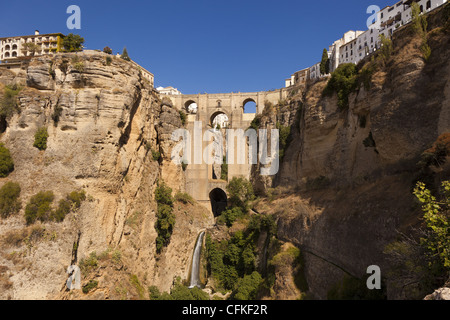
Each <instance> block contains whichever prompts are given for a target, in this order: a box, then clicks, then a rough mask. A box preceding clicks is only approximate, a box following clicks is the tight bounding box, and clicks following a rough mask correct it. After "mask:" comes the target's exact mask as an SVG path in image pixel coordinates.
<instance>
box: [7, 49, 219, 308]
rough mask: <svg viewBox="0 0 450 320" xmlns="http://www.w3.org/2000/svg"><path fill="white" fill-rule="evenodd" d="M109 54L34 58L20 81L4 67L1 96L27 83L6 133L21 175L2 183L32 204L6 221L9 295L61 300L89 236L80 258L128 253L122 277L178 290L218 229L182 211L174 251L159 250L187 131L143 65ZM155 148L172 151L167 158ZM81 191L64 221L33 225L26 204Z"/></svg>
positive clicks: (199, 214) (108, 293)
mask: <svg viewBox="0 0 450 320" xmlns="http://www.w3.org/2000/svg"><path fill="white" fill-rule="evenodd" d="M107 57H108V56H107V55H105V54H103V53H89V52H85V53H78V54H57V55H55V56H48V57H39V58H34V59H32V60H31V61H30V63H29V65H25V66H24V67H23V69H22V70H21V71H20V72H19V73H18V74H17V73H16V74H13V73H11V72H10V71H8V70H3V69H2V70H1V71H0V72H1V75H0V81H1V83H2V84H0V86H1V87H0V90H1V89H3V87H4V85H6V84H11V83H21V84H22V85H24V88H23V89H22V91H21V92H20V94H19V95H18V102H19V110H20V113H19V114H15V115H14V116H12V117H10V118H8V119H7V127H6V128H5V129H6V130H5V132H4V133H3V134H2V136H1V142H2V143H4V144H5V146H6V147H7V148H9V150H10V151H11V154H12V157H13V159H14V164H15V170H14V172H12V173H11V174H10V175H9V176H8V177H7V178H4V179H1V181H0V183H1V184H2V185H3V184H4V183H6V182H7V181H15V182H18V183H19V184H20V186H21V189H22V192H21V200H22V204H23V205H22V207H23V209H22V210H21V212H20V213H19V214H17V215H15V216H13V217H10V218H8V219H6V220H1V221H0V238H1V240H0V241H1V246H0V247H1V250H0V252H1V254H0V266H2V268H1V271H2V276H1V278H2V279H4V280H5V281H6V282H5V283H6V284H5V288H7V290H0V297H1V298H13V299H36V298H38V299H42V298H53V297H57V296H59V295H60V293H61V292H64V290H63V289H64V284H65V281H66V279H67V276H68V275H67V274H66V269H67V267H68V266H69V265H70V263H71V260H72V254H73V251H74V250H73V249H74V242H76V240H77V237H78V234H79V233H80V234H81V236H80V242H79V244H78V245H77V246H76V248H75V249H76V250H75V251H76V253H77V258H78V262H79V261H80V260H82V259H83V258H86V257H88V256H89V255H90V254H91V253H92V252H96V253H97V254H100V253H101V252H106V251H107V250H108V249H110V251H111V250H116V251H118V252H120V257H121V259H120V260H121V264H122V268H119V269H118V270H116V271H117V272H119V273H120V272H122V273H124V274H126V275H127V276H129V275H130V274H133V275H136V276H137V279H140V282H141V284H142V286H143V287H145V286H148V285H157V286H159V287H160V289H161V290H165V291H167V290H168V289H169V288H170V286H171V284H172V281H173V278H174V277H175V276H180V277H181V278H182V279H186V277H187V274H188V271H189V263H190V259H191V256H192V250H193V248H194V245H195V240H196V238H197V235H198V233H199V232H200V230H202V229H204V228H206V227H207V226H208V225H209V224H210V223H211V217H210V216H209V214H208V212H207V211H206V210H204V209H203V208H201V207H196V206H190V205H188V206H186V205H182V204H180V205H178V206H177V205H176V208H175V214H176V220H177V221H176V223H177V228H176V230H175V232H174V234H173V236H172V241H171V244H170V245H169V247H168V248H166V249H165V251H164V252H163V253H162V254H161V255H159V256H158V255H156V253H155V251H156V247H155V238H156V231H155V229H154V223H155V221H156V214H155V211H156V204H155V202H154V189H155V187H156V183H157V180H158V179H165V180H170V181H169V182H170V186H171V187H172V188H173V189H174V192H176V191H183V186H184V183H183V180H182V179H180V178H178V177H180V176H182V170H181V168H178V167H176V166H173V165H172V164H171V163H170V161H169V159H170V149H171V146H172V145H171V141H170V135H168V132H169V131H171V128H172V127H174V126H175V127H177V126H178V127H181V120H180V118H179V114H178V112H177V111H176V110H173V108H172V107H171V106H168V105H162V104H161V101H160V100H159V98H158V96H157V95H156V94H155V92H154V91H153V88H152V86H150V84H149V83H148V82H147V81H146V80H145V79H144V78H143V77H142V76H141V75H140V72H139V69H138V68H137V67H136V66H135V65H133V64H131V63H128V62H126V61H123V60H121V59H119V58H116V57H111V60H110V58H107ZM41 127H46V128H48V133H49V138H48V142H47V145H48V147H47V149H46V150H45V151H39V150H38V149H37V148H34V147H33V142H34V135H35V133H36V131H37V130H38V128H41ZM152 150H154V151H159V152H160V153H161V154H162V159H161V160H160V163H158V162H157V161H155V160H153V157H152ZM174 176H177V178H175V177H174ZM80 189H83V190H85V191H86V193H87V195H88V200H87V201H85V202H84V203H83V205H82V207H81V208H80V210H79V211H78V212H76V213H72V214H70V215H69V216H67V217H66V219H65V221H64V222H63V223H60V224H57V223H45V224H40V223H39V224H38V225H36V226H34V227H27V226H26V225H25V219H24V215H23V213H24V207H25V205H26V203H27V202H28V200H29V199H30V197H31V196H33V195H35V194H36V193H38V192H39V191H47V190H49V191H53V192H54V194H55V198H56V199H55V203H57V201H58V200H59V199H62V198H63V197H65V195H66V194H68V193H70V192H71V191H74V190H80ZM188 212H189V214H188ZM33 230H34V231H33ZM103 273H104V271H102V270H101V269H100V271H98V274H97V279H100V278H101V279H102V281H100V283H99V288H101V289H102V290H103V291H102V292H105V295H104V296H103V297H109V298H115V297H123V291H120V290H116V289H117V287H118V284H117V281H116V280H114V279H109V280H105V279H103V278H102V276H103ZM127 276H125V277H124V279H126V281H125V282H129V281H128V280H129V279H128V278H127ZM93 279H95V275H94V278H93ZM129 290H130V292H127V294H126V295H125V296H126V297H127V298H133V296H134V297H137V292H136V288H133V286H131V289H129ZM133 290H134V291H133ZM119 291H120V292H121V293H120V294H119V293H118V292H119Z"/></svg>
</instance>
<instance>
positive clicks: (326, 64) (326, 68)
mask: <svg viewBox="0 0 450 320" xmlns="http://www.w3.org/2000/svg"><path fill="white" fill-rule="evenodd" d="M329 73H330V59H329V58H328V51H327V49H323V53H322V61H321V62H320V74H329Z"/></svg>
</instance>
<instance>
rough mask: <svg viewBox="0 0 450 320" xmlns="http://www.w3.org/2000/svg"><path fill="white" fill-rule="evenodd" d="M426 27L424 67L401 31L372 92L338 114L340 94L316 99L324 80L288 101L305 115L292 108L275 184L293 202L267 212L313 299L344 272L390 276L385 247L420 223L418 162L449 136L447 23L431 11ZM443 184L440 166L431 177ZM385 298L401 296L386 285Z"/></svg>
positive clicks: (409, 34) (361, 92)
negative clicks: (298, 258) (296, 252)
mask: <svg viewBox="0 0 450 320" xmlns="http://www.w3.org/2000/svg"><path fill="white" fill-rule="evenodd" d="M428 19H429V31H430V32H429V40H428V42H429V45H430V47H431V48H432V55H431V57H430V59H429V61H428V62H425V61H424V59H423V56H422V53H421V51H420V45H421V40H420V38H419V37H418V36H417V35H415V34H414V32H413V31H412V29H411V28H405V29H403V30H400V31H399V32H398V33H396V34H395V36H394V38H393V46H394V52H393V54H392V56H391V58H390V59H389V61H388V63H387V64H386V66H384V67H382V68H380V69H378V71H377V72H375V73H374V74H373V76H372V78H371V82H370V88H365V86H364V85H363V84H361V85H360V86H359V88H358V89H357V90H356V91H355V92H353V93H352V94H351V95H350V97H349V108H348V109H345V110H341V109H339V107H338V104H337V96H336V95H334V96H332V97H324V96H322V91H323V89H324V88H325V86H326V81H327V80H323V81H319V82H316V83H313V84H309V85H308V86H307V88H306V89H305V90H304V91H303V92H300V93H298V94H296V95H295V96H294V97H293V98H292V99H291V101H290V104H291V105H299V106H301V108H300V109H297V108H291V109H292V113H291V120H290V124H291V125H292V128H291V130H292V133H291V134H292V140H293V142H292V143H290V145H289V147H288V148H287V150H286V156H285V158H284V161H283V164H282V166H281V171H280V173H279V175H278V176H277V177H276V179H275V180H274V181H273V186H275V187H278V188H283V189H287V190H289V192H290V193H291V195H290V196H281V198H280V200H279V201H280V202H279V203H278V204H277V205H275V206H274V205H273V204H272V205H271V207H272V208H271V209H268V210H267V212H271V213H277V214H278V216H279V223H278V235H279V236H280V237H281V238H282V239H285V240H289V241H291V242H293V243H295V244H296V245H298V246H299V247H300V248H302V250H303V252H304V253H305V263H306V274H307V278H308V283H309V284H310V290H311V292H312V293H313V294H314V295H315V296H316V297H317V298H321V299H326V297H327V292H328V290H329V289H330V287H331V286H332V285H333V284H334V283H335V282H336V281H337V279H340V278H342V277H343V276H344V275H345V274H350V275H352V276H355V277H362V276H363V275H364V274H366V269H367V267H368V266H370V265H373V264H375V265H379V266H380V267H381V269H382V271H383V272H384V273H383V276H384V277H386V278H388V270H389V267H390V265H389V263H388V262H387V261H386V256H385V255H384V254H383V250H384V248H385V246H386V245H387V244H388V243H390V242H392V241H394V240H395V239H396V237H397V236H398V230H401V231H404V230H406V229H407V227H408V226H411V225H414V224H415V223H417V222H418V218H419V216H420V208H419V206H417V205H415V202H414V198H413V196H412V194H411V193H412V192H411V190H412V187H413V185H414V181H415V180H416V179H418V178H419V176H418V170H417V167H416V163H417V162H418V161H419V160H420V155H421V154H422V153H423V152H424V151H425V150H426V149H428V148H430V147H431V145H432V144H433V142H435V141H436V139H437V138H438V137H439V136H440V135H441V134H444V133H446V132H450V118H449V114H450V100H449V99H450V86H449V75H450V64H449V58H450V51H449V46H448V44H449V41H450V35H449V32H448V27H447V28H442V26H443V25H444V24H445V19H448V17H445V16H444V15H442V12H437V13H434V14H433V15H430V16H429V17H428ZM447 24H448V23H447ZM297 112H298V113H299V116H300V117H299V119H300V120H299V122H298V125H294V124H295V123H294V121H293V120H292V119H295V117H293V116H292V115H294V114H295V113H297ZM281 118H282V117H280V116H279V119H281ZM278 121H282V120H278ZM269 122H270V121H269ZM271 122H272V123H273V122H274V121H271ZM448 177H449V172H448V168H447V171H445V169H444V168H442V169H441V171H440V172H439V174H438V175H437V176H436V179H437V180H439V179H444V178H447V179H448ZM292 193H293V194H292ZM286 202H289V206H286V205H285V203H286ZM262 211H264V210H262ZM388 282H389V279H388ZM388 296H389V298H405V296H404V292H402V293H400V292H399V291H396V290H395V289H393V287H392V286H389V285H388Z"/></svg>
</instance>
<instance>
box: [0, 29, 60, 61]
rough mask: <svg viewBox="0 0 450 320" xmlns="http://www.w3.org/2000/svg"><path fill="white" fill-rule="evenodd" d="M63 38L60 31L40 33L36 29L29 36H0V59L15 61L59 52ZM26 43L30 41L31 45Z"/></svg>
mask: <svg viewBox="0 0 450 320" xmlns="http://www.w3.org/2000/svg"><path fill="white" fill-rule="evenodd" d="M63 38H64V35H63V34H62V33H49V34H42V35H41V34H39V31H37V30H36V32H35V34H34V35H30V36H19V37H6V38H0V61H1V62H6V61H15V60H20V59H21V58H22V59H23V58H27V57H31V56H40V55H45V54H51V53H56V52H59V51H61V49H62V39H63ZM26 43H32V44H33V46H27V45H26ZM31 47H33V48H31Z"/></svg>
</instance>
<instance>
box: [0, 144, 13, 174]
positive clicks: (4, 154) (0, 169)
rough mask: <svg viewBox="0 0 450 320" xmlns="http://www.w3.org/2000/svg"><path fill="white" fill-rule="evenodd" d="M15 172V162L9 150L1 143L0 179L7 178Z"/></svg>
mask: <svg viewBox="0 0 450 320" xmlns="http://www.w3.org/2000/svg"><path fill="white" fill-rule="evenodd" d="M13 171H14V162H13V159H12V157H11V153H10V152H9V149H7V148H6V147H5V145H4V144H3V143H0V177H1V178H5V177H7V176H8V175H9V174H10V173H11V172H13Z"/></svg>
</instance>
